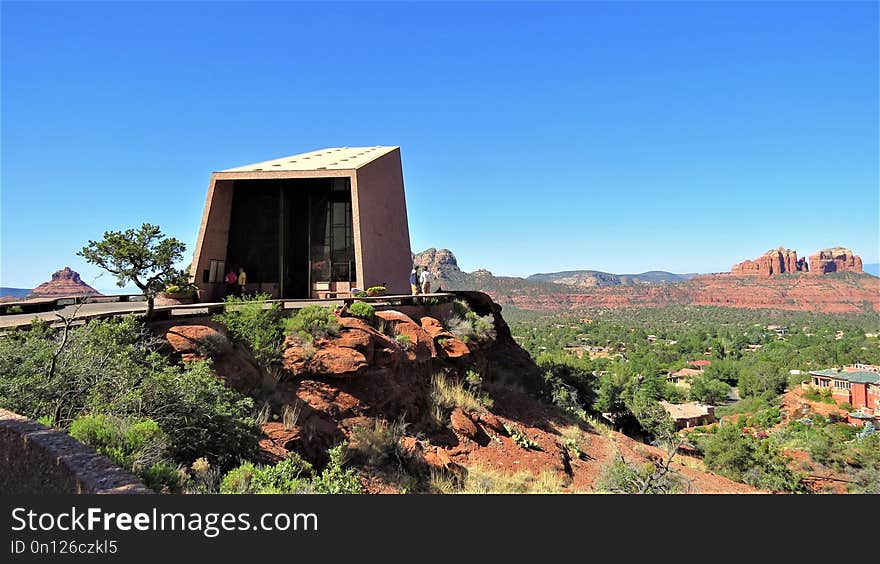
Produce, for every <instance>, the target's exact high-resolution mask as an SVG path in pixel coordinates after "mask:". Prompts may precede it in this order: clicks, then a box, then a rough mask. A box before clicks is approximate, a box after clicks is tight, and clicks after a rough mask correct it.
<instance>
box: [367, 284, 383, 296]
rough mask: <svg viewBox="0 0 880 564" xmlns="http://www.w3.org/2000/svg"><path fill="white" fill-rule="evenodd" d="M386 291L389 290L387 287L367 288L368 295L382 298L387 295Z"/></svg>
mask: <svg viewBox="0 0 880 564" xmlns="http://www.w3.org/2000/svg"><path fill="white" fill-rule="evenodd" d="M386 290H387V288H385V286H370V287H369V288H367V295H368V296H381V295H383V294H384V293H385V291H386Z"/></svg>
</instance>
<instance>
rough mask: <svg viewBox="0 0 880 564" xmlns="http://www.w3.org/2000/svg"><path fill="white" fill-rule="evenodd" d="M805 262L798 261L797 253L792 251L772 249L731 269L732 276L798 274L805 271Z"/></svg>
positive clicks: (780, 248)
mask: <svg viewBox="0 0 880 564" xmlns="http://www.w3.org/2000/svg"><path fill="white" fill-rule="evenodd" d="M803 266H804V263H803V261H800V262H799V261H798V258H797V252H795V251H793V250H791V249H784V248H782V247H779V248H778V249H771V250H769V251H767V252H766V253H764V254H763V255H761V256H760V257H758V258H756V259H755V260H745V261H743V262H741V263H739V264H735V265H733V266H732V267H731V268H730V272H731V273H732V274H737V275H741V276H743V275H752V276H773V275H774V274H783V273H785V272H798V271H800V270H803Z"/></svg>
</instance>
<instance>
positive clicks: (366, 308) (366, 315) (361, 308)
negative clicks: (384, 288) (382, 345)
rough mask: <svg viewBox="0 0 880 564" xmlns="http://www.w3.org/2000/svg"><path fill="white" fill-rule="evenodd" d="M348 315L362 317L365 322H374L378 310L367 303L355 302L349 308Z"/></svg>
mask: <svg viewBox="0 0 880 564" xmlns="http://www.w3.org/2000/svg"><path fill="white" fill-rule="evenodd" d="M348 313H350V314H352V315H353V316H355V317H360V318H361V319H363V320H364V321H367V322H372V321H373V319H375V317H376V308H374V307H373V306H371V305H370V304H368V303H367V302H354V303H353V304H351V305H350V306H348Z"/></svg>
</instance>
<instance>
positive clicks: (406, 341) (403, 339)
mask: <svg viewBox="0 0 880 564" xmlns="http://www.w3.org/2000/svg"><path fill="white" fill-rule="evenodd" d="M394 340H395V341H397V344H398V345H400V347H401V348H402V349H403V350H405V351H406V350H409V349H410V347H412V337H410V336H409V335H403V334H399V335H395V336H394Z"/></svg>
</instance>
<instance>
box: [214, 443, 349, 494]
mask: <svg viewBox="0 0 880 564" xmlns="http://www.w3.org/2000/svg"><path fill="white" fill-rule="evenodd" d="M345 448H346V444H345V443H342V444H340V445H337V446H335V447H333V448H332V449H330V450H329V451H328V454H329V455H330V462H329V463H328V464H327V467H326V468H324V470H323V471H322V472H321V473H320V474H318V475H317V476H316V475H314V469H313V468H312V465H311V464H309V463H308V462H306V461H305V460H303V459H302V458H301V457H300V456H299V455H297V454H296V453H288V455H287V458H285V459H284V460H282V461H281V462H279V463H278V464H275V465H274V466H262V467H260V466H255V465H254V464H253V463H251V462H245V463H244V464H242V465H240V466H239V467H237V468H235V469H233V470H231V471H229V473H227V474H226V476H224V477H223V480H222V481H221V483H220V493H223V494H255V493H256V494H269V493H285V494H289V493H309V492H317V493H331V494H334V493H361V491H362V488H361V484H360V480H359V479H358V476H357V471H356V470H354V469H346V468H344V465H345Z"/></svg>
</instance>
